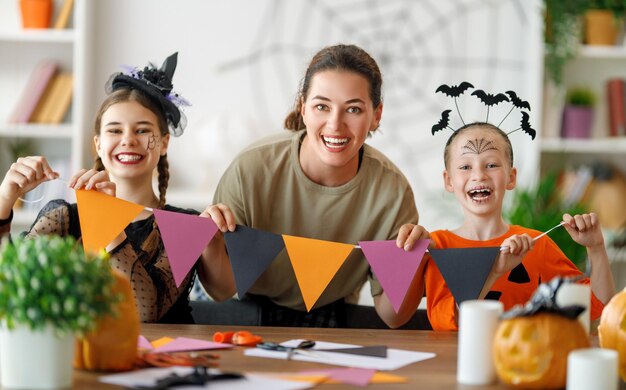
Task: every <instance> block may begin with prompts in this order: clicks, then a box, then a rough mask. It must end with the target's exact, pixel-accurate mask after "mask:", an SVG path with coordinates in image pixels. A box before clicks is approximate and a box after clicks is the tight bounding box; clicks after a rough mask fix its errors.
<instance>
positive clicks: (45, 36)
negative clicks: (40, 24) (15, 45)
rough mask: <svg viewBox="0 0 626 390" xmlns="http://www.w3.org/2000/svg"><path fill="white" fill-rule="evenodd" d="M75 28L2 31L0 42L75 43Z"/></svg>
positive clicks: (0, 32)
mask: <svg viewBox="0 0 626 390" xmlns="http://www.w3.org/2000/svg"><path fill="white" fill-rule="evenodd" d="M74 37H75V34H74V30H72V29H64V30H55V29H32V30H26V29H25V30H15V31H0V42H36V43H39V42H49V43H55V42H57V43H73V42H74Z"/></svg>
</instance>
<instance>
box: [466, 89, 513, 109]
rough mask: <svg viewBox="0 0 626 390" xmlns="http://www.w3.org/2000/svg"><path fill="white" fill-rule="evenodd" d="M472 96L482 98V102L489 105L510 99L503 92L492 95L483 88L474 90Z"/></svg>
mask: <svg viewBox="0 0 626 390" xmlns="http://www.w3.org/2000/svg"><path fill="white" fill-rule="evenodd" d="M472 96H476V97H477V98H479V99H480V101H481V102H483V104H485V105H486V106H489V107H490V106H495V105H496V104H498V103H502V102H508V101H509V98H508V97H506V95H505V94H503V93H498V94H495V95H492V94H490V93H486V92H485V91H483V90H482V89H477V90H475V91H474V92H472Z"/></svg>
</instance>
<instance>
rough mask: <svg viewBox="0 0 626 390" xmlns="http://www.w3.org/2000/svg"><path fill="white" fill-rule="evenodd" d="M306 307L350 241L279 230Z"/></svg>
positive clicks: (348, 249) (321, 289) (323, 286)
mask: <svg viewBox="0 0 626 390" xmlns="http://www.w3.org/2000/svg"><path fill="white" fill-rule="evenodd" d="M283 240H284V241H285V248H287V253H288V254H289V259H290V260H291V265H292V266H293V270H294V272H295V274H296V279H297V280H298V285H299V286H300V291H301V292H302V298H303V299H304V304H305V305H306V309H307V311H308V310H311V308H312V307H313V305H315V302H317V300H318V298H319V297H320V295H322V292H324V289H326V286H328V283H330V281H331V280H332V278H333V276H335V274H336V273H337V271H338V270H339V268H340V267H341V265H342V264H343V262H344V261H345V260H346V258H347V257H348V255H349V254H350V252H351V251H352V250H353V249H354V245H350V244H341V243H338V242H331V241H322V240H314V239H311V238H303V237H295V236H288V235H285V234H283Z"/></svg>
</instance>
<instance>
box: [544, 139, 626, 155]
mask: <svg viewBox="0 0 626 390" xmlns="http://www.w3.org/2000/svg"><path fill="white" fill-rule="evenodd" d="M540 147H541V150H542V151H543V152H553V153H580V154H597V153H603V154H623V153H626V137H616V138H596V139H563V138H546V139H542V140H541V146H540Z"/></svg>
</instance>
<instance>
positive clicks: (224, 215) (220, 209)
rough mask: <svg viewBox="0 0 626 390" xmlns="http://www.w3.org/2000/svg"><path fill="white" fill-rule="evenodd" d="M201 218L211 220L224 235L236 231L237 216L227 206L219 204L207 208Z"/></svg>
mask: <svg viewBox="0 0 626 390" xmlns="http://www.w3.org/2000/svg"><path fill="white" fill-rule="evenodd" d="M200 216H201V217H205V218H211V219H212V220H213V222H215V224H216V225H217V227H218V228H219V229H220V231H221V232H222V233H226V232H227V231H230V232H234V231H235V227H236V225H235V215H234V214H233V212H232V211H231V210H230V208H229V207H228V206H226V205H225V204H222V203H218V204H212V205H210V206H207V208H206V209H204V211H203V212H202V213H201V214H200Z"/></svg>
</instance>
